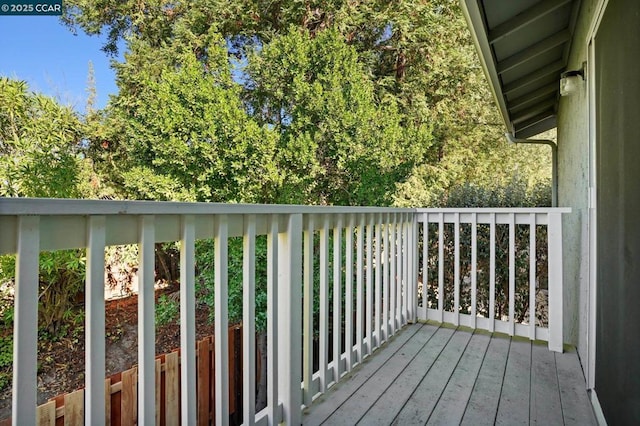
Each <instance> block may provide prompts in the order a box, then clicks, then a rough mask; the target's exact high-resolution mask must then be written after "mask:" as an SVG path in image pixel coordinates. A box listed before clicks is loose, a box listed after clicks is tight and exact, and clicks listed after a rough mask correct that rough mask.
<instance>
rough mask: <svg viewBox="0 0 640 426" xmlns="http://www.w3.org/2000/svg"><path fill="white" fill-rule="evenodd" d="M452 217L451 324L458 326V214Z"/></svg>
mask: <svg viewBox="0 0 640 426" xmlns="http://www.w3.org/2000/svg"><path fill="white" fill-rule="evenodd" d="M453 217H454V219H453V226H454V229H453V234H454V243H453V244H454V254H453V258H454V260H453V262H454V266H453V288H454V290H453V312H454V316H453V324H454V325H460V213H455V214H454V215H453Z"/></svg>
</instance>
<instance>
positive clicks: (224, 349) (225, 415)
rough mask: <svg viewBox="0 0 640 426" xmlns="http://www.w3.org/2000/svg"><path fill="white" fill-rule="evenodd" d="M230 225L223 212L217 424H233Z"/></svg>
mask: <svg viewBox="0 0 640 426" xmlns="http://www.w3.org/2000/svg"><path fill="white" fill-rule="evenodd" d="M228 237H229V225H228V218H227V216H226V215H219V216H218V217H217V220H216V225H215V231H214V244H215V250H216V251H215V258H214V259H215V260H214V270H215V272H214V274H215V295H214V305H215V323H214V332H215V336H216V351H215V366H216V375H215V387H216V424H218V425H226V424H229V374H228V373H227V372H228V371H229V350H228V347H229V304H228V300H229V271H228V267H229V241H228Z"/></svg>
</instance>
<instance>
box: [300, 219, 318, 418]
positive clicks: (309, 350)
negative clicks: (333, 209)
mask: <svg viewBox="0 0 640 426" xmlns="http://www.w3.org/2000/svg"><path fill="white" fill-rule="evenodd" d="M314 228H315V222H314V216H313V215H309V216H308V221H307V227H306V229H305V231H304V250H303V252H304V253H303V255H304V260H303V264H304V270H303V275H304V282H303V288H304V290H303V291H304V293H303V296H302V300H303V302H304V310H303V314H302V315H303V319H302V321H303V326H302V334H303V339H304V340H303V347H302V354H303V357H302V358H303V364H302V381H303V391H304V399H303V403H304V405H306V406H307V407H310V406H311V402H312V398H313V390H312V389H311V387H312V384H313V380H312V376H313V233H314Z"/></svg>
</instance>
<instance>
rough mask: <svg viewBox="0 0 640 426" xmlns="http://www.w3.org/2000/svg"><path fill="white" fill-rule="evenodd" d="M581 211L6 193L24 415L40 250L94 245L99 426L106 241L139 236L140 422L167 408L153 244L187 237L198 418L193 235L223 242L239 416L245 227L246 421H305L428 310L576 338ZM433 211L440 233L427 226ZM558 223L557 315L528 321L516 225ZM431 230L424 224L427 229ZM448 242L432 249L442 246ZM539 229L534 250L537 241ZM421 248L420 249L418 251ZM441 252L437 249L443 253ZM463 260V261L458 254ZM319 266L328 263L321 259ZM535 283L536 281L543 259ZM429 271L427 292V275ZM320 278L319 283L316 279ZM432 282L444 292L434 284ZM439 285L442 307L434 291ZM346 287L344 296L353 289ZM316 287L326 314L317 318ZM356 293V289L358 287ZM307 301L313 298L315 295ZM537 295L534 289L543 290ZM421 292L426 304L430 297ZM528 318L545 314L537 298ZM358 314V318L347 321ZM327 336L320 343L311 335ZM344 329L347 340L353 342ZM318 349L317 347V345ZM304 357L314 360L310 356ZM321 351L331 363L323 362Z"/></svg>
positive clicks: (189, 345) (191, 383) (223, 326)
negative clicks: (259, 365)
mask: <svg viewBox="0 0 640 426" xmlns="http://www.w3.org/2000/svg"><path fill="white" fill-rule="evenodd" d="M568 211H569V209H547V208H520V209H506V208H499V209H486V208H482V209H394V208H374V207H324V206H322V207H321V206H285V205H238V204H235V205H234V204H213V203H172V202H147V201H102V200H99V201H96V200H58V199H55V200H52V199H6V198H0V233H1V235H2V238H0V254H17V262H16V282H15V285H16V291H15V321H14V382H13V424H16V425H17V424H33V423H34V422H35V417H34V415H35V414H34V413H35V411H34V407H35V403H36V394H35V389H36V360H37V356H36V347H37V345H36V343H37V340H36V339H37V321H36V320H35V318H37V299H38V298H37V290H38V267H39V266H38V253H39V252H40V251H45V250H58V249H70V248H86V249H88V253H87V256H88V259H87V274H86V276H87V280H86V282H87V284H86V286H87V288H86V291H85V295H86V311H87V312H86V333H85V334H86V336H87V337H86V339H87V342H86V348H87V357H86V368H87V370H88V371H87V374H86V391H85V398H86V403H85V407H86V423H87V424H95V423H100V422H101V421H102V420H103V419H104V416H105V413H104V411H105V404H104V401H105V389H104V380H103V379H104V357H105V354H104V351H105V348H104V335H105V330H104V293H103V291H104V289H103V287H102V283H104V256H101V255H100V253H102V252H104V248H105V247H107V246H110V245H116V244H139V246H140V251H139V262H140V265H139V268H138V274H139V282H140V295H139V299H138V303H139V315H138V320H139V324H138V333H139V336H138V342H139V345H140V346H139V352H138V353H139V355H138V358H139V367H138V374H139V379H138V380H139V384H138V396H139V398H141V399H140V401H139V404H138V407H139V408H138V415H139V419H138V420H139V422H140V421H141V422H143V423H149V422H153V421H154V420H153V418H154V416H155V412H156V408H157V407H156V402H155V386H156V383H155V381H156V376H155V369H156V362H155V359H154V355H155V346H154V341H155V336H154V330H155V325H154V320H155V317H154V308H155V306H154V294H153V280H154V278H153V276H154V268H155V265H154V262H155V259H154V245H155V244H156V243H158V242H171V241H179V242H180V281H181V286H180V292H181V293H180V319H181V345H180V346H181V358H182V360H181V376H182V383H181V392H182V398H181V400H182V410H181V411H182V414H181V417H182V423H183V424H195V422H196V420H197V416H198V415H199V414H198V410H197V407H196V401H197V397H196V392H197V389H196V378H195V374H196V373H195V372H196V369H197V366H196V364H195V362H196V361H195V360H196V357H195V292H194V288H195V279H196V277H195V241H196V240H197V239H202V238H213V239H214V242H215V256H214V260H215V318H216V324H215V335H216V351H215V370H216V373H215V390H216V410H215V411H216V420H215V421H216V423H217V424H226V423H227V422H228V420H229V382H228V375H227V374H222V372H226V371H227V369H228V366H229V359H228V347H227V345H228V343H227V339H226V338H225V336H226V335H227V321H228V319H227V318H228V312H227V310H228V249H227V246H228V241H229V239H230V238H234V237H241V238H243V241H244V243H243V269H242V277H243V318H244V322H245V324H244V331H243V342H244V348H245V349H244V351H245V353H244V354H243V361H242V362H243V369H244V372H245V375H244V378H243V383H244V395H243V401H244V404H243V405H244V406H243V416H244V417H245V422H246V423H247V424H274V423H280V422H283V421H284V422H286V423H292V424H299V423H300V420H301V408H302V407H303V406H309V405H310V404H312V403H313V400H315V399H316V398H318V397H319V396H320V395H322V394H323V393H324V392H326V390H327V389H328V388H329V387H331V386H333V385H334V384H335V383H338V382H339V381H340V380H341V378H342V376H343V375H344V374H346V373H348V372H349V371H351V370H352V369H353V368H354V367H355V366H356V365H358V364H359V363H361V362H362V361H363V360H364V359H365V358H366V357H367V356H369V355H371V354H372V353H373V352H374V351H375V350H377V349H378V348H380V347H381V346H382V345H383V344H384V342H386V341H388V340H389V339H390V338H391V337H392V336H393V334H395V333H396V332H397V331H398V330H400V329H401V328H402V327H403V326H404V325H406V324H407V323H408V322H412V321H415V320H416V319H422V320H426V319H435V320H438V321H446V322H452V323H454V324H461V325H468V326H471V327H474V328H475V327H477V328H485V329H488V330H490V331H494V330H497V331H505V332H508V333H510V334H514V335H526V336H528V337H530V338H537V339H545V340H548V341H549V347H550V349H552V350H562V232H561V225H562V224H561V214H562V213H566V212H568ZM431 223H433V224H435V225H434V228H433V229H432V230H430V229H429V224H431ZM467 224H468V226H470V227H471V230H472V240H471V243H470V244H471V249H472V252H473V255H472V263H473V265H472V269H471V270H472V274H473V275H474V276H473V278H472V280H471V287H472V296H471V300H472V301H473V308H472V309H471V311H470V314H468V313H466V312H461V309H460V305H461V281H462V278H463V277H461V270H460V256H461V251H462V244H463V242H462V239H461V236H460V232H461V231H460V230H461V227H462V226H467ZM451 225H453V226H454V229H455V230H454V245H455V248H454V251H453V262H454V264H455V268H454V283H453V286H454V287H453V288H454V310H453V311H447V310H445V306H444V297H443V296H444V292H445V287H446V286H447V285H448V283H447V282H445V278H446V277H445V273H444V272H445V269H444V263H445V256H446V255H447V254H448V251H447V250H445V242H446V240H445V228H446V227H447V226H451ZM479 225H480V226H484V225H488V226H489V228H490V234H491V244H492V246H491V254H490V256H491V262H490V263H491V266H490V271H489V275H490V282H491V285H490V291H491V296H490V301H489V309H490V311H491V312H490V314H489V317H488V318H484V317H482V318H481V317H477V316H476V313H477V306H476V305H477V286H478V283H477V277H476V274H477V272H478V266H477V261H478V257H477V253H476V252H477V247H478V240H477V238H478V237H477V232H478V231H477V229H478V226H479ZM505 225H506V226H509V229H510V238H509V239H510V248H509V259H510V265H511V268H510V274H509V275H510V279H509V284H510V288H511V291H510V297H509V316H508V321H502V319H500V318H494V310H495V294H494V292H495V279H496V272H495V269H496V266H495V251H496V250H495V232H496V227H498V226H505ZM521 225H529V226H530V229H535V227H536V226H546V227H548V258H549V260H548V267H549V273H548V275H549V326H548V327H546V328H545V327H540V326H535V324H530V325H528V326H525V325H522V324H516V323H515V322H514V315H513V312H514V311H513V310H514V301H513V300H514V299H513V298H514V291H513V290H514V289H515V284H514V280H515V272H514V258H515V257H514V256H515V243H514V238H515V227H516V226H521ZM420 230H422V233H420ZM261 235H263V236H264V235H266V236H267V259H268V262H267V275H268V276H267V277H266V278H267V288H268V294H267V317H268V320H267V336H268V345H267V346H268V348H267V352H268V360H267V381H268V389H267V399H268V405H267V407H266V409H265V410H263V411H261V412H260V413H256V412H255V411H256V410H255V405H254V400H253V395H254V392H255V362H256V356H255V354H256V353H255V351H256V348H255V342H254V341H253V337H252V336H253V333H254V330H255V317H256V313H255V308H254V306H255V297H256V295H255V279H256V277H255V273H256V265H255V263H256V252H255V250H256V237H257V236H261ZM430 242H431V243H436V244H437V247H435V248H430V247H429V244H430ZM536 244H537V242H536V239H535V233H530V241H529V250H530V251H531V252H533V253H535V247H536ZM419 247H422V248H423V249H422V253H419ZM432 250H434V251H432ZM431 258H434V259H437V262H438V265H437V266H436V269H437V271H436V273H437V276H438V278H437V282H434V283H430V282H427V279H428V271H429V265H428V263H429V261H430V259H431ZM447 261H449V260H447ZM316 265H317V267H319V273H318V274H315V273H314V269H315V268H316ZM529 265H530V268H531V270H530V274H529V277H530V278H529V280H530V288H531V289H533V288H535V280H536V274H535V270H534V269H535V265H536V263H535V259H531V260H530V262H529ZM419 269H421V270H422V277H423V280H422V284H423V287H422V292H423V293H422V297H421V298H420V299H419V298H418V285H419V284H418V273H419ZM314 289H316V290H315V291H314ZM429 289H431V290H429ZM435 289H437V292H438V300H437V304H436V305H437V306H435V307H433V308H432V307H431V306H429V297H430V295H429V294H428V291H435ZM343 292H344V293H343ZM314 293H318V294H319V298H320V300H319V301H318V303H317V305H318V307H319V309H318V310H319V313H318V315H317V316H314V312H313V310H314V303H313V301H312V298H313V297H314V296H313V295H314ZM345 299H346V300H345ZM303 301H304V303H303ZM529 303H530V304H533V303H535V298H533V297H531V295H530V297H529ZM419 305H421V306H419ZM530 309H531V311H530V312H529V317H528V318H529V321H530V322H533V319H534V317H535V312H534V310H533V309H534V308H533V306H532V307H531V308H530ZM343 326H344V328H343ZM315 334H317V335H318V336H319V346H318V347H317V348H315V349H314V342H313V335H315ZM343 342H344V343H343ZM314 351H319V353H315V354H314ZM300 354H302V357H301V356H300ZM314 358H315V359H317V360H318V361H319V367H318V368H317V369H314Z"/></svg>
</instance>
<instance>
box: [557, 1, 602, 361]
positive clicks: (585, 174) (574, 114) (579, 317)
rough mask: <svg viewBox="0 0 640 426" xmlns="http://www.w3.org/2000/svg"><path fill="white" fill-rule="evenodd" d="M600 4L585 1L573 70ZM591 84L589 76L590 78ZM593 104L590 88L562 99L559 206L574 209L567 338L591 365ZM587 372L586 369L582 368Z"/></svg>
mask: <svg viewBox="0 0 640 426" xmlns="http://www.w3.org/2000/svg"><path fill="white" fill-rule="evenodd" d="M596 3H597V0H583V1H582V5H581V9H580V12H579V15H578V19H577V21H576V27H575V32H574V41H573V45H572V47H571V54H570V55H569V64H568V68H567V69H569V70H574V69H580V68H581V67H582V63H583V62H585V61H586V60H587V33H588V31H589V26H590V24H591V20H592V16H593V14H594V9H595V6H596ZM587 78H588V75H587ZM588 185H589V102H588V85H587V83H586V82H585V83H584V84H583V85H582V87H581V90H580V91H579V92H577V93H574V94H572V95H571V96H563V97H561V98H560V105H559V110H558V203H559V205H560V206H563V207H571V208H572V212H571V214H568V215H564V220H563V232H562V233H563V244H564V253H565V256H564V265H563V266H564V306H565V309H564V338H565V341H566V342H569V343H572V344H575V345H577V347H578V352H579V354H580V358H581V360H582V362H583V363H584V362H585V360H586V359H587V357H586V354H587V325H588V321H587V314H588V310H587V308H588V285H589V280H588V278H589V265H588V260H589V231H588V213H589V211H588ZM583 367H584V366H583Z"/></svg>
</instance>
